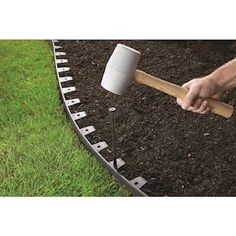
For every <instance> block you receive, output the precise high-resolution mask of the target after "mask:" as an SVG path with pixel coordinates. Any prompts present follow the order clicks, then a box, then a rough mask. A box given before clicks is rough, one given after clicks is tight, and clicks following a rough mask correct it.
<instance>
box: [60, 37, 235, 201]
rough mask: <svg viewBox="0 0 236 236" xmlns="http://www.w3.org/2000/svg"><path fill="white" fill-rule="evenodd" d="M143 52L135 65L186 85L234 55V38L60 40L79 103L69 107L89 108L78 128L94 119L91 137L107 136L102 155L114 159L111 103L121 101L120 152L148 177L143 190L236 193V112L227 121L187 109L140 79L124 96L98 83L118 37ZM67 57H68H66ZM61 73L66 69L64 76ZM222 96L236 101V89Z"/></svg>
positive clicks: (134, 172)
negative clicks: (212, 39) (144, 84)
mask: <svg viewBox="0 0 236 236" xmlns="http://www.w3.org/2000/svg"><path fill="white" fill-rule="evenodd" d="M118 42H119V43H124V44H126V45H127V46H131V47H133V48H135V49H137V50H139V51H140V52H141V53H142V55H141V59H140V62H139V64H138V68H139V69H141V70H143V71H145V72H147V73H149V74H151V75H154V76H157V77H159V78H162V79H164V80H167V81H170V82H173V83H176V84H179V85H182V84H183V83H185V82H187V81H188V80H190V79H192V78H195V77H201V76H204V75H207V74H208V73H210V72H212V71H213V70H215V69H216V68H217V67H219V66H220V65H222V64H223V63H225V62H227V61H228V60H230V59H233V58H234V57H235V55H236V42H235V41H201V40H199V41H138V40H131V41H105V40H101V41H60V42H59V44H58V45H62V46H63V48H64V51H66V53H67V58H68V59H69V63H68V65H69V66H70V67H71V72H69V73H64V75H72V76H73V78H74V81H73V82H66V83H63V87H67V86H76V87H77V92H73V93H70V94H69V95H67V98H68V99H69V98H76V97H79V98H80V100H81V104H80V105H77V106H73V107H72V108H71V111H72V112H78V111H86V113H87V115H88V116H87V117H86V118H85V119H81V120H80V121H78V125H79V127H84V126H88V125H94V126H95V128H96V132H93V133H91V134H90V135H88V136H87V137H88V139H89V140H90V141H91V142H92V143H96V142H99V141H106V142H107V143H108V144H109V148H107V149H105V150H103V151H102V152H101V154H102V155H103V156H104V157H105V158H106V159H107V160H111V148H110V147H111V131H110V130H111V128H110V117H109V114H108V108H109V107H111V106H114V107H116V109H117V112H116V132H117V139H118V140H117V152H118V157H121V158H122V159H123V160H124V161H125V162H126V165H124V167H121V169H120V172H121V173H122V174H123V175H124V176H125V177H126V178H128V179H132V178H135V177H137V176H142V177H144V178H145V179H146V180H147V181H148V183H147V184H146V185H144V187H143V188H142V190H143V191H144V192H145V193H146V194H148V195H150V196H236V152H235V150H236V132H235V131H236V125H235V124H236V122H235V121H236V115H235V113H234V114H233V116H232V117H231V118H230V119H225V118H222V117H220V116H217V115H213V114H212V115H200V114H194V113H191V112H187V111H183V110H182V109H181V108H180V107H179V106H177V105H176V100H175V98H173V97H170V96H168V95H166V94H164V93H162V92H159V91H157V90H155V89H152V88H149V87H145V86H142V85H138V84H132V85H131V86H130V87H129V93H127V94H126V95H124V96H118V95H114V94H111V93H110V92H108V91H106V90H104V89H103V88H102V87H101V86H100V82H101V79H102V75H103V72H104V69H105V65H106V63H107V61H108V59H109V57H110V55H111V53H112V51H113V50H114V48H115V46H116V44H117V43H118ZM62 58H63V57H62ZM61 75H63V74H61ZM223 100H224V101H225V102H227V103H230V104H231V105H233V106H234V107H236V90H232V91H229V92H227V93H226V94H225V96H224V97H223Z"/></svg>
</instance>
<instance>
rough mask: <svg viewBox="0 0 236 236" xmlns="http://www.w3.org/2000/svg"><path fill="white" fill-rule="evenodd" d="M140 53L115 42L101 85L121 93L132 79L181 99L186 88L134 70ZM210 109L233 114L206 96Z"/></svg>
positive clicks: (186, 91) (221, 113) (228, 106)
mask: <svg viewBox="0 0 236 236" xmlns="http://www.w3.org/2000/svg"><path fill="white" fill-rule="evenodd" d="M140 55H141V53H140V52H139V51H137V50H135V49H133V48H131V47H127V46H125V45H123V44H117V46H116V48H115V50H114V51H113V53H112V55H111V57H110V59H109V61H108V63H107V65H106V69H105V72H104V75H103V78H102V82H101V85H102V87H103V88H105V89H106V90H108V91H110V92H112V93H115V94H118V95H122V94H124V93H125V92H126V90H127V87H128V85H129V84H130V83H131V81H132V80H133V79H134V80H135V81H136V82H138V83H140V84H144V85H147V86H150V87H152V88H155V89H158V90H160V91H162V92H164V93H167V94H169V95H171V96H174V97H176V98H181V99H183V98H184V97H185V96H186V94H187V93H188V90H187V89H185V88H183V87H181V86H179V85H176V84H172V83H170V82H167V81H165V80H161V79H159V78H156V77H154V76H151V75H149V74H147V73H145V72H143V71H140V70H136V67H137V64H138V61H139V58H140ZM206 100H207V101H208V103H209V106H210V108H211V111H212V112H213V113H215V114H217V115H220V116H223V117H226V118H229V117H230V116H231V115H232V114H233V107H232V106H230V105H228V104H226V103H224V102H221V101H219V100H216V99H212V98H206Z"/></svg>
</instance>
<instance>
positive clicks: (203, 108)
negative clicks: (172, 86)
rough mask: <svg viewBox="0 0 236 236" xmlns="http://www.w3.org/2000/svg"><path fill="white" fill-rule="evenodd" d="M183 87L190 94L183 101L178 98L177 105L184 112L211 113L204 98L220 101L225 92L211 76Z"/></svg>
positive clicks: (193, 80) (197, 79)
mask: <svg viewBox="0 0 236 236" xmlns="http://www.w3.org/2000/svg"><path fill="white" fill-rule="evenodd" d="M182 87H183V88H186V89H188V90H189V92H188V93H187V95H186V96H185V97H184V98H183V99H180V98H177V103H178V104H179V105H180V106H181V107H182V108H183V109H184V110H188V111H192V112H197V113H200V114H207V113H209V112H210V107H209V104H208V102H207V100H205V99H204V98H210V97H211V98H215V99H219V98H220V97H221V96H222V94H223V90H222V89H221V88H220V87H219V86H218V84H217V83H216V82H215V80H214V79H211V78H210V77H209V76H206V77H203V78H196V79H192V80H191V81H189V82H188V83H185V84H183V86H182Z"/></svg>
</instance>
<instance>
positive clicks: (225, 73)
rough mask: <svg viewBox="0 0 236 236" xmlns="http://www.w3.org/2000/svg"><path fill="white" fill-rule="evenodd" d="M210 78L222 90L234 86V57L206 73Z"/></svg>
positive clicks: (235, 85)
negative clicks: (208, 73) (211, 71)
mask: <svg viewBox="0 0 236 236" xmlns="http://www.w3.org/2000/svg"><path fill="white" fill-rule="evenodd" d="M208 77H209V79H210V80H213V81H214V82H216V84H217V85H218V87H219V88H220V89H221V90H222V91H226V90H228V89H231V88H234V87H236V59H233V60H231V61H229V62H227V63H226V64H224V65H223V66H221V67H219V68H218V69H217V70H215V71H214V72H213V73H211V74H210V75H208Z"/></svg>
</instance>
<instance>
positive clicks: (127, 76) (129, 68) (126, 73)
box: [101, 44, 141, 95]
mask: <svg viewBox="0 0 236 236" xmlns="http://www.w3.org/2000/svg"><path fill="white" fill-rule="evenodd" d="M140 55H141V53H140V52H138V51H137V50H135V49H133V48H130V47H127V46H125V45H123V44H117V46H116V48H115V50H114V51H113V53H112V55H111V57H110V59H109V61H108V63H107V65H106V69H105V72H104V75H103V78H102V82H101V85H102V87H103V88H105V89H106V90H108V91H110V92H112V93H115V94H118V95H122V94H124V93H125V92H126V90H127V87H128V86H129V84H130V82H131V81H132V79H133V77H134V73H135V71H136V67H137V64H138V61H139V58H140Z"/></svg>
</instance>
